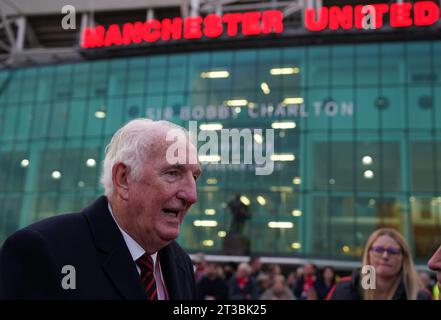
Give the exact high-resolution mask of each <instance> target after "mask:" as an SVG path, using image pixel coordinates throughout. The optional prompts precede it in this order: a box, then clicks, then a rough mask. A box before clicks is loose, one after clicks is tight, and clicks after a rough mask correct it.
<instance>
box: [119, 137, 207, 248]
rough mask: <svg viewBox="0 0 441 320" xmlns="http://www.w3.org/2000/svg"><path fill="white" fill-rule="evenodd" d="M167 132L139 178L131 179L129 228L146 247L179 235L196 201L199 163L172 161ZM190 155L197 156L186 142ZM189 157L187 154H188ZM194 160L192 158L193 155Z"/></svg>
mask: <svg viewBox="0 0 441 320" xmlns="http://www.w3.org/2000/svg"><path fill="white" fill-rule="evenodd" d="M171 143H172V142H167V141H166V139H165V135H164V136H163V139H162V138H160V140H159V141H158V142H157V143H156V144H155V145H154V146H152V147H151V149H150V152H149V155H148V160H147V162H146V164H145V166H144V169H143V171H142V174H141V177H140V178H139V179H132V178H131V177H130V176H129V178H128V185H129V191H128V202H127V211H128V217H127V218H128V219H127V220H128V223H129V224H130V227H129V228H130V229H131V230H130V231H131V233H133V234H134V235H135V237H136V239H137V241H140V242H141V244H142V246H143V247H144V248H145V249H146V248H158V247H159V248H161V247H163V246H165V245H166V244H168V243H169V242H170V241H172V240H174V239H176V237H177V236H178V235H179V230H180V226H181V223H182V221H183V219H184V217H185V215H186V214H187V211H188V210H189V209H190V207H191V205H192V204H194V203H195V202H196V200H197V194H196V179H197V178H198V177H199V175H200V173H201V169H200V165H199V164H189V163H188V161H187V163H179V164H170V163H169V162H168V161H167V159H166V153H167V148H168V147H169V145H170V144H171ZM185 144H186V147H188V151H187V152H188V154H187V155H190V156H193V157H194V159H197V150H196V148H195V147H194V146H193V145H191V144H188V142H185ZM187 159H188V157H187ZM190 159H191V158H190Z"/></svg>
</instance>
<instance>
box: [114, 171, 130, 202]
mask: <svg viewBox="0 0 441 320" xmlns="http://www.w3.org/2000/svg"><path fill="white" fill-rule="evenodd" d="M128 178H129V168H128V167H127V166H126V165H125V164H124V163H122V162H117V163H115V164H114V165H113V168H112V182H113V188H114V192H115V194H116V196H118V197H119V198H121V199H122V200H128V198H129V182H128Z"/></svg>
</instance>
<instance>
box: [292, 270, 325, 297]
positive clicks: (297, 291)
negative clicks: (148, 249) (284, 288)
mask: <svg viewBox="0 0 441 320" xmlns="http://www.w3.org/2000/svg"><path fill="white" fill-rule="evenodd" d="M304 284H305V278H304V277H303V276H302V277H300V278H299V279H298V280H297V281H296V284H295V286H294V289H293V293H294V296H295V297H296V298H297V299H299V300H304V299H306V297H304V296H302V291H303V285H304ZM313 288H314V290H315V292H316V293H317V298H318V299H319V300H322V299H324V298H325V297H324V296H322V292H323V288H322V283H321V279H320V278H319V277H317V276H316V277H315V281H314V285H313Z"/></svg>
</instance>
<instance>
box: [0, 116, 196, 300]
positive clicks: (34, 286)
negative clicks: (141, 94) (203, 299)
mask: <svg viewBox="0 0 441 320" xmlns="http://www.w3.org/2000/svg"><path fill="white" fill-rule="evenodd" d="M170 133H173V134H170ZM173 136H174V139H170V137H172V138H173ZM172 146H173V147H174V148H175V149H174V150H178V151H179V150H181V151H182V150H184V153H185V154H184V155H182V154H181V155H180V156H179V157H174V156H175V154H174V153H173V152H172V153H171V152H169V150H170V147H172ZM176 147H177V149H176ZM192 159H193V161H189V160H192ZM194 159H196V161H194ZM200 173H201V169H200V165H199V164H198V162H197V150H196V147H195V146H194V145H193V144H192V143H191V142H190V139H189V136H188V134H187V132H186V131H185V129H183V128H181V127H178V126H176V125H174V124H172V123H170V122H166V121H157V122H155V121H151V120H147V119H137V120H133V121H131V122H129V123H128V124H126V125H125V126H124V127H122V128H121V129H119V130H118V131H117V132H116V133H115V135H114V136H113V138H112V140H111V142H110V144H109V145H108V146H107V149H106V156H105V159H104V169H103V175H102V179H101V181H102V183H103V185H104V190H105V196H102V197H100V198H98V200H96V202H95V203H93V204H92V205H91V206H90V207H88V208H86V209H84V210H83V211H81V212H79V213H73V214H68V215H59V216H56V217H52V218H49V219H46V220H43V221H40V222H38V223H36V224H33V225H31V226H28V227H27V228H25V229H23V230H20V231H18V232H16V233H15V234H13V235H12V236H11V237H9V238H8V239H7V240H6V241H5V243H4V245H3V247H2V248H1V249H0V299H148V300H156V299H193V298H195V297H196V293H195V283H194V278H193V266H192V263H191V260H190V258H189V257H188V255H187V254H186V253H185V252H184V251H183V250H182V248H181V247H180V246H179V245H178V244H177V243H176V242H175V241H174V240H175V239H176V237H177V236H178V234H179V230H180V226H181V224H182V221H183V219H184V217H185V215H186V213H187V211H188V210H189V208H190V207H191V205H192V204H193V203H195V202H196V179H197V178H198V176H199V175H200Z"/></svg>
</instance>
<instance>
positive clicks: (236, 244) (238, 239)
mask: <svg viewBox="0 0 441 320" xmlns="http://www.w3.org/2000/svg"><path fill="white" fill-rule="evenodd" d="M228 208H229V209H230V213H231V223H230V229H229V231H228V234H227V236H226V237H225V240H224V243H223V252H224V253H225V254H232V255H249V248H250V244H249V240H248V238H247V237H246V236H245V234H244V230H245V223H246V221H247V220H249V219H250V218H251V212H250V207H249V206H248V205H245V204H244V203H242V201H240V195H239V194H238V195H236V196H235V198H234V199H233V200H231V201H230V202H228Z"/></svg>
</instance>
